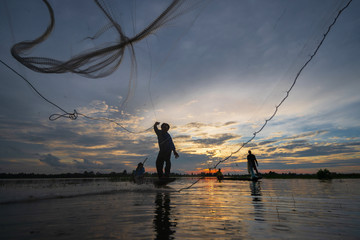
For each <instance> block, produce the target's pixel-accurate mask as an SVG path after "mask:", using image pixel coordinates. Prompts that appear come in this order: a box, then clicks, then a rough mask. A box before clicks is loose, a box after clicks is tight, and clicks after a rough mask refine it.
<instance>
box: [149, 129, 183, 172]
mask: <svg viewBox="0 0 360 240" xmlns="http://www.w3.org/2000/svg"><path fill="white" fill-rule="evenodd" d="M159 124H160V123H159V122H156V123H155V124H154V131H155V133H156V135H157V138H158V142H159V148H160V151H159V154H158V156H157V159H156V170H157V173H158V177H159V178H162V177H164V173H163V168H164V163H166V166H165V177H169V175H170V168H171V162H170V159H171V152H174V155H175V158H178V157H179V154H178V153H177V152H176V150H175V145H174V143H173V141H172V139H171V136H170V134H169V133H168V131H169V129H170V126H169V124H167V123H163V124H161V129H160V130H159V129H158V125H159Z"/></svg>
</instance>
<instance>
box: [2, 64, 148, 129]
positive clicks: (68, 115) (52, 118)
mask: <svg viewBox="0 0 360 240" xmlns="http://www.w3.org/2000/svg"><path fill="white" fill-rule="evenodd" d="M0 62H1V63H2V64H3V65H4V66H6V67H7V68H8V69H10V70H11V71H12V72H13V73H15V74H16V75H17V76H19V77H20V78H21V79H23V80H24V81H25V82H26V83H27V84H28V85H29V86H30V87H31V88H32V89H33V90H34V91H35V93H36V94H38V95H39V96H40V97H41V98H42V99H43V100H45V101H46V102H47V103H49V104H51V105H53V106H54V107H56V108H57V109H59V110H60V111H62V112H63V114H58V113H55V114H52V115H50V116H49V120H50V121H55V120H57V119H59V118H69V119H71V120H76V119H77V118H78V116H79V115H80V116H82V117H85V118H87V119H91V120H99V121H108V122H111V123H114V124H116V125H117V126H119V127H120V128H122V129H123V130H125V131H127V132H129V133H134V134H138V133H144V132H147V131H149V130H150V129H151V128H152V126H151V127H149V128H147V129H145V130H142V131H131V130H129V129H127V128H126V127H124V126H123V125H122V124H120V123H118V122H116V121H115V120H113V119H110V118H105V117H90V116H87V115H85V114H83V113H80V112H78V111H76V110H74V112H73V113H70V112H67V111H66V110H64V109H63V108H62V107H60V106H59V105H57V104H55V103H54V102H52V101H51V100H49V99H48V98H46V97H45V96H44V95H43V94H41V93H40V92H39V91H38V90H37V89H36V88H35V87H34V85H33V84H32V83H31V82H30V81H29V80H28V79H26V78H25V77H24V76H22V75H21V74H20V73H18V72H17V71H16V70H15V69H13V68H12V67H10V66H9V65H8V64H6V63H5V62H4V61H2V60H1V59H0Z"/></svg>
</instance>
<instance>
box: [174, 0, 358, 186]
mask: <svg viewBox="0 0 360 240" xmlns="http://www.w3.org/2000/svg"><path fill="white" fill-rule="evenodd" d="M351 2H352V0H349V1H348V3H347V4H346V5H345V6H344V7H343V8H342V9H340V10H339V12H338V14H337V15H336V17H335V18H334V20H333V22H332V23H331V24H330V25H329V27H328V29H327V31H326V32H325V33H324V34H323V36H322V38H321V41H320V42H319V44H318V45H317V47H316V48H315V50H314V52H313V53H312V54H311V55H310V58H309V59H308V60H307V61H306V62H305V63H304V64H303V66H302V67H301V68H300V70H299V71H298V72H297V74H296V76H295V78H294V80H293V83H292V84H291V86H290V88H289V90H287V91H286V95H285V97H284V98H283V99H282V100H281V101H280V103H279V104H278V105H276V106H275V110H274V113H273V114H272V115H271V116H270V118H268V119H266V120H265V123H264V124H263V125H262V126H261V127H260V129H259V130H257V131H255V132H254V133H253V136H252V137H251V138H250V139H249V140H248V141H246V142H244V143H243V144H242V145H241V146H240V147H239V148H238V149H237V150H236V151H234V152H231V153H230V155H229V156H227V157H226V158H224V159H222V160H219V161H218V162H217V163H216V164H215V165H214V167H213V168H209V170H211V169H216V167H217V166H218V165H219V164H220V163H223V162H225V161H227V160H228V159H230V158H231V157H232V156H233V155H234V154H236V153H238V152H239V151H240V150H241V149H242V148H243V147H245V146H246V145H247V144H248V143H250V142H251V141H252V140H253V139H254V138H255V137H256V135H257V134H258V133H260V132H261V131H262V130H263V129H264V128H265V126H266V125H267V123H268V122H269V121H271V120H272V119H273V118H274V117H275V115H276V113H277V112H278V110H279V108H280V106H281V105H282V104H283V103H284V102H285V100H286V99H287V98H288V97H289V95H290V92H291V90H292V89H293V88H294V86H295V84H296V82H297V80H298V78H299V76H300V75H301V73H302V71H303V70H304V69H305V68H306V66H307V65H308V64H309V63H310V62H311V60H312V59H313V58H314V57H315V55H316V54H317V52H318V51H319V49H320V47H321V46H322V44H323V43H324V40H325V38H326V37H327V35H328V34H329V32H330V30H331V29H332V27H333V26H334V25H335V23H336V21H337V20H338V18H339V16H340V15H341V13H342V12H343V11H344V10H345V9H346V8H347V7H348V6H349V5H350V3H351ZM203 178H204V177H201V178H199V179H198V180H196V181H195V182H194V183H192V184H191V185H190V186H189V187H185V188H181V189H180V190H179V192H180V191H182V190H185V189H189V188H191V187H192V186H193V185H195V184H196V183H197V182H199V181H200V179H203Z"/></svg>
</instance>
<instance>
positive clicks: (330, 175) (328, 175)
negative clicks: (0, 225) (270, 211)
mask: <svg viewBox="0 0 360 240" xmlns="http://www.w3.org/2000/svg"><path fill="white" fill-rule="evenodd" d="M170 175H171V177H200V176H201V177H215V176H216V173H204V172H202V173H200V174H194V173H191V174H180V173H171V174H170ZM226 176H231V177H250V175H241V174H227V175H226ZM261 176H262V177H263V178H269V179H276V178H279V179H288V178H289V179H290V178H305V179H306V178H309V179H313V178H318V179H336V178H360V173H335V172H330V171H329V170H328V169H320V170H319V171H318V172H317V173H316V174H302V173H292V172H289V173H276V172H273V171H270V172H268V173H263V174H262V175H261ZM130 177H132V173H128V172H127V171H126V170H124V171H122V172H110V173H100V172H96V173H95V172H93V171H89V172H88V171H84V172H83V173H59V174H42V173H0V179H16V178H17V179H19V178H110V179H114V180H117V179H128V178H130ZM145 177H157V174H156V173H149V172H147V173H145Z"/></svg>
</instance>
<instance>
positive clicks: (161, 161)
mask: <svg viewBox="0 0 360 240" xmlns="http://www.w3.org/2000/svg"><path fill="white" fill-rule="evenodd" d="M163 167H164V159H162V156H161V154H160V153H159V154H158V157H157V159H156V170H157V174H158V177H159V178H161V177H162V176H163Z"/></svg>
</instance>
